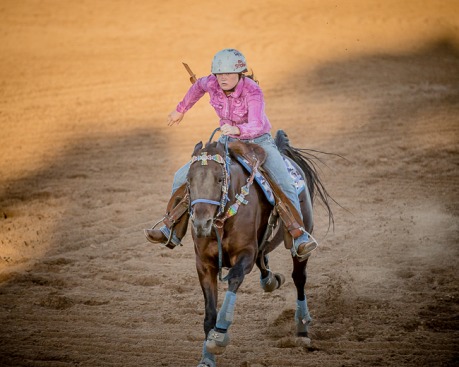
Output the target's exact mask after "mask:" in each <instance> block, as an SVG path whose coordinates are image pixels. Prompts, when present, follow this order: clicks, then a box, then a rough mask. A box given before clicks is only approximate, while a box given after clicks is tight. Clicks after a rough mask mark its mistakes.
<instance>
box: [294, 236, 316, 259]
mask: <svg viewBox="0 0 459 367" xmlns="http://www.w3.org/2000/svg"><path fill="white" fill-rule="evenodd" d="M301 230H302V231H303V232H304V233H306V234H307V235H308V236H309V240H308V242H303V243H306V249H307V251H306V253H304V254H302V255H300V254H299V253H298V251H297V248H296V247H295V241H293V242H294V243H293V246H292V248H291V249H290V251H291V252H292V256H293V257H296V258H297V259H298V261H300V262H303V261H305V260H306V259H308V258H309V257H310V256H311V254H312V252H313V251H314V250H315V249H317V247H319V243H318V242H317V240H316V239H315V238H314V237H313V236H312V235H311V234H310V233H309V232H307V231H306V230H305V229H304V228H301ZM301 245H302V243H301V244H300V245H298V247H300V246H301ZM308 247H309V249H308Z"/></svg>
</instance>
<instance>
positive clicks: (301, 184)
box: [237, 156, 306, 205]
mask: <svg viewBox="0 0 459 367" xmlns="http://www.w3.org/2000/svg"><path fill="white" fill-rule="evenodd" d="M282 158H284V163H285V166H286V167H287V171H288V173H289V174H290V177H292V180H293V182H294V183H295V187H296V192H297V194H298V195H300V194H301V192H302V191H303V190H304V189H305V188H306V182H305V181H304V178H303V176H301V174H300V173H299V172H298V170H297V168H296V167H295V165H294V163H293V162H292V160H291V159H290V158H287V157H284V156H283V157H282ZM237 160H238V162H239V163H240V164H241V165H242V166H243V167H244V168H245V169H246V170H247V171H248V172H249V173H252V167H251V166H250V164H249V162H248V161H247V160H246V159H244V158H243V157H241V156H239V157H237ZM255 181H256V182H257V183H258V185H260V187H261V189H262V190H263V192H264V193H265V195H266V199H268V201H269V202H270V203H271V204H272V205H274V204H275V199H274V194H273V190H272V189H271V185H270V184H269V182H268V181H267V180H266V179H265V177H264V176H263V175H262V174H261V173H260V172H257V173H256V174H255Z"/></svg>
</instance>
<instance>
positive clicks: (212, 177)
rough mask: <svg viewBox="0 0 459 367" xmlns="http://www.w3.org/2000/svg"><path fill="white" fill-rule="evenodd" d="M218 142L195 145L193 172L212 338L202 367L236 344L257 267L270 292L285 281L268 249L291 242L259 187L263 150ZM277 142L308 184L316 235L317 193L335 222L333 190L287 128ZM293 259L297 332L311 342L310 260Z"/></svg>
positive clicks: (198, 250)
mask: <svg viewBox="0 0 459 367" xmlns="http://www.w3.org/2000/svg"><path fill="white" fill-rule="evenodd" d="M214 133H215V132H214ZM212 136H213V135H212ZM211 140H212V137H211V139H210V140H209V142H208V143H207V144H206V145H205V146H204V147H203V144H202V142H200V143H198V144H197V145H196V146H195V148H194V151H193V154H192V160H191V165H190V169H189V172H188V176H187V192H188V195H189V202H190V206H189V215H190V222H191V230H192V238H193V242H194V250H195V255H196V269H197V273H198V278H199V282H200V285H201V288H202V292H203V296H204V303H205V316H204V323H203V326H204V334H205V340H204V344H203V348H202V356H201V361H200V362H199V364H198V367H216V356H217V355H220V354H222V353H223V352H224V350H225V347H226V346H227V345H228V344H229V341H230V338H229V328H230V326H231V324H232V322H233V318H234V307H235V303H236V298H237V296H236V295H237V291H238V289H239V287H240V286H241V284H242V283H243V281H244V277H245V276H246V275H247V274H249V273H250V272H251V271H252V269H253V268H254V265H256V266H257V267H258V269H259V270H260V279H261V280H260V283H261V287H262V288H263V290H264V291H265V292H272V291H274V290H276V289H278V288H279V287H280V286H281V285H282V284H283V283H284V281H285V277H284V276H283V275H282V274H279V273H274V272H272V271H271V270H270V268H269V264H268V256H267V254H269V253H270V252H271V251H272V250H274V249H275V248H276V247H277V246H278V245H279V244H280V243H282V241H284V242H285V243H286V244H287V242H288V241H289V240H290V243H291V237H290V235H289V233H288V232H287V231H286V230H285V227H283V226H282V224H281V223H280V222H281V221H280V220H279V218H278V215H277V213H276V210H275V209H274V206H273V204H272V203H270V202H269V201H268V199H267V197H266V195H265V193H264V191H263V190H262V188H261V187H260V185H257V184H255V183H254V182H255V181H254V177H255V176H254V175H255V173H256V172H259V171H262V160H263V152H264V151H263V149H262V148H261V147H259V146H258V145H255V144H250V143H242V142H240V143H239V144H233V145H232V143H229V144H223V143H221V142H219V141H218V142H211ZM275 142H276V145H277V147H278V149H279V151H280V152H281V153H282V154H283V155H284V156H286V157H288V158H289V160H290V161H291V162H292V164H293V165H294V166H295V168H296V169H297V171H298V172H299V173H300V174H301V176H302V177H303V179H304V180H305V182H307V188H306V189H305V190H303V191H302V192H301V193H300V194H299V199H300V203H301V211H302V215H303V222H304V228H305V230H306V231H307V232H308V233H309V234H311V233H312V231H313V215H312V214H313V213H312V210H313V206H312V203H313V199H314V197H315V196H319V197H320V199H321V200H322V201H323V202H324V204H325V206H326V208H327V209H328V215H329V220H330V219H331V220H333V216H332V213H331V210H330V206H329V203H328V197H329V195H328V193H327V191H326V190H325V188H324V186H323V184H322V182H321V181H320V178H319V176H318V174H317V170H316V169H315V166H314V163H313V162H312V159H311V157H308V156H307V155H306V154H305V150H304V149H298V148H294V147H292V146H290V143H289V139H288V137H287V135H286V134H285V132H283V131H282V130H280V131H278V132H277V134H276V138H275ZM231 155H232V156H241V155H242V156H244V157H248V156H250V157H251V160H252V162H251V167H249V168H251V169H252V172H251V173H250V172H249V170H247V167H244V166H243V164H241V163H240V161H239V160H237V159H234V157H233V159H231ZM249 163H250V162H249ZM230 204H231V205H230ZM276 224H278V225H277V226H276ZM282 227H283V228H282ZM292 261H293V271H292V278H293V282H294V284H295V287H296V292H297V305H296V311H295V324H296V333H297V336H298V337H299V338H300V340H301V339H303V340H308V329H309V324H310V323H311V320H312V319H311V316H310V314H309V310H308V306H307V299H306V294H305V289H304V288H305V284H306V266H307V262H308V259H306V260H303V261H299V260H298V258H297V257H295V256H292ZM222 268H225V269H229V270H228V273H227V275H226V277H225V278H224V279H223V280H224V281H227V282H228V288H227V291H226V293H225V298H224V300H223V303H222V305H221V308H220V310H219V311H218V312H217V302H218V278H220V280H222Z"/></svg>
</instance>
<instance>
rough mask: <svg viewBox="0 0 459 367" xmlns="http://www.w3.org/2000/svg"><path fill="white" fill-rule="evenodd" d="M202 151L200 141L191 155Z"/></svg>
mask: <svg viewBox="0 0 459 367" xmlns="http://www.w3.org/2000/svg"><path fill="white" fill-rule="evenodd" d="M201 149H202V141H200V142H199V143H198V144H196V145H195V147H194V150H193V155H196V154H197V153H198V151H200V150H201Z"/></svg>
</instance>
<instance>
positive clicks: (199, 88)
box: [176, 76, 208, 113]
mask: <svg viewBox="0 0 459 367" xmlns="http://www.w3.org/2000/svg"><path fill="white" fill-rule="evenodd" d="M207 78H208V77H207V76H205V77H203V78H199V79H198V80H197V81H196V83H194V84H193V85H192V86H191V87H190V89H188V92H187V93H186V94H185V97H183V100H182V101H181V102H180V103H179V104H178V105H177V107H176V110H177V112H180V113H185V112H186V111H188V110H189V109H190V108H191V107H193V106H194V104H195V103H196V102H197V101H199V99H201V97H202V96H203V95H204V94H205V93H206V92H207Z"/></svg>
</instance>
